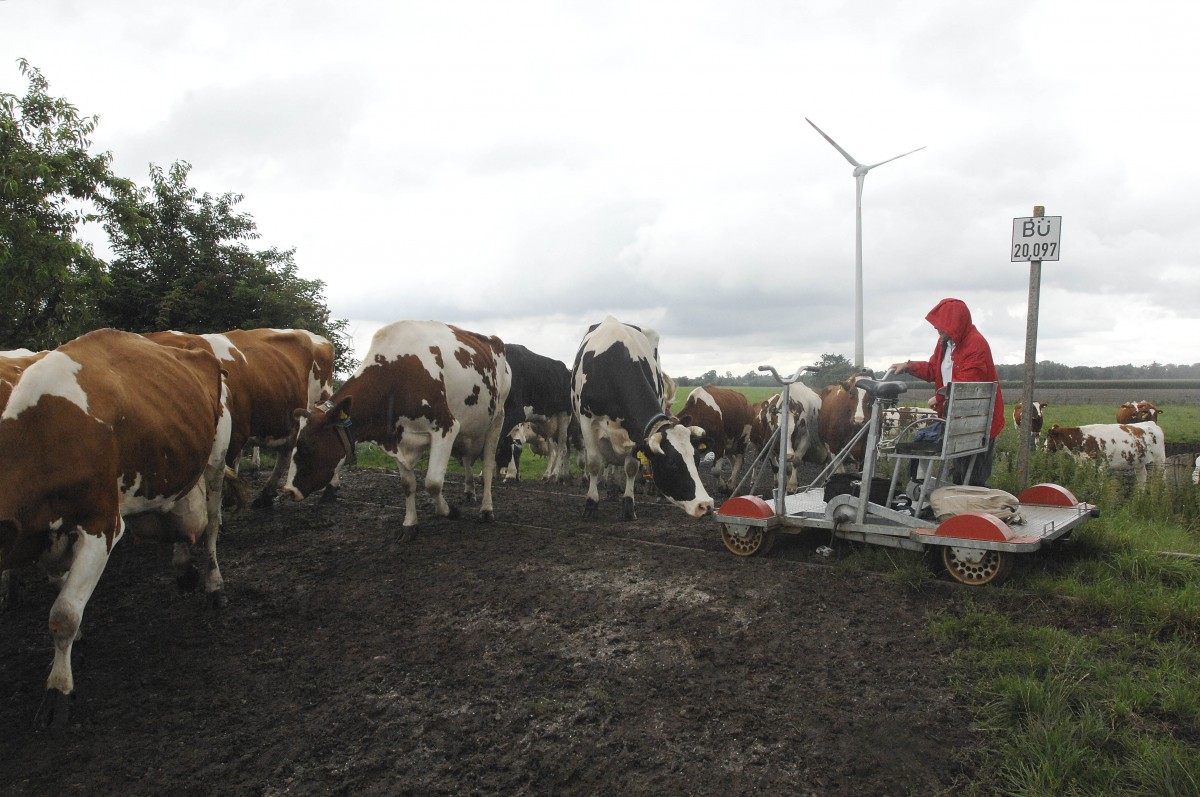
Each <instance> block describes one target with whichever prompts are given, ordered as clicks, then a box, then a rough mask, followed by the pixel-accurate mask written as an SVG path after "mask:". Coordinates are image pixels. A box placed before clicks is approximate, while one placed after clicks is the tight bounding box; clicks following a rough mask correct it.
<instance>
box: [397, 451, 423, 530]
mask: <svg viewBox="0 0 1200 797" xmlns="http://www.w3.org/2000/svg"><path fill="white" fill-rule="evenodd" d="M418 453H419V452H418ZM395 457H396V470H397V472H398V473H399V474H400V490H401V492H403V493H404V525H403V526H402V527H401V529H400V531H399V533H398V534H397V535H396V539H397V540H402V541H406V542H407V541H410V540H412V539H414V538H415V537H416V536H417V474H416V473H415V472H414V471H413V462H412V460H415V459H416V453H412V454H410V453H408V452H405V451H401V452H399V453H397V454H396V455H395Z"/></svg>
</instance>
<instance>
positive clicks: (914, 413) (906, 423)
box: [880, 407, 937, 440]
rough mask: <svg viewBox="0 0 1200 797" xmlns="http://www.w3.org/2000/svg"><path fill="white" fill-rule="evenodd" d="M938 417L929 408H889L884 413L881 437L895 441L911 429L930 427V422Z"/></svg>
mask: <svg viewBox="0 0 1200 797" xmlns="http://www.w3.org/2000/svg"><path fill="white" fill-rule="evenodd" d="M936 417H937V412H936V411H935V410H932V409H930V408H929V407H888V408H886V409H884V411H883V423H882V424H881V427H880V435H881V436H882V437H883V438H884V439H885V440H893V439H896V438H898V437H900V436H901V435H903V434H904V433H905V431H906V430H908V429H910V428H911V429H914V430H915V429H920V428H922V427H924V426H926V425H928V423H929V420H930V419H931V418H936ZM905 436H907V435H905Z"/></svg>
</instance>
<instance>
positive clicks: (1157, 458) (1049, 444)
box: [1046, 421, 1167, 484]
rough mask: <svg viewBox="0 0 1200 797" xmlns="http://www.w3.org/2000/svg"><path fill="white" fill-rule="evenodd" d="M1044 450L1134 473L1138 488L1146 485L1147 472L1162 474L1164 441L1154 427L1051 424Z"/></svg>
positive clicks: (1151, 423)
mask: <svg viewBox="0 0 1200 797" xmlns="http://www.w3.org/2000/svg"><path fill="white" fill-rule="evenodd" d="M1046 448H1047V449H1049V450H1050V451H1058V450H1060V449H1065V450H1067V451H1070V452H1071V453H1072V454H1074V455H1075V457H1076V458H1077V459H1078V460H1080V461H1083V462H1086V461H1088V460H1093V461H1095V462H1099V463H1102V464H1104V465H1106V466H1107V467H1108V469H1109V470H1114V471H1133V473H1134V476H1135V477H1136V479H1137V482H1138V484H1144V483H1145V482H1146V471H1147V470H1148V469H1152V470H1155V471H1157V472H1159V473H1163V472H1165V470H1164V466H1165V465H1166V461H1167V452H1166V438H1165V437H1164V436H1163V431H1162V429H1161V428H1159V425H1158V424H1157V423H1154V422H1153V421H1146V422H1144V423H1133V424H1123V423H1093V424H1088V425H1086V426H1059V425H1058V424H1052V425H1051V426H1050V430H1049V431H1048V432H1046Z"/></svg>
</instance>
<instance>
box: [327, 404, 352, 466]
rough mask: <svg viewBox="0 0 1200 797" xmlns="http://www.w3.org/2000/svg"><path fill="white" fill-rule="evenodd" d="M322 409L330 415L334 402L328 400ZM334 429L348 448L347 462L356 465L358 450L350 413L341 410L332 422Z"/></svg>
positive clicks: (343, 446)
mask: <svg viewBox="0 0 1200 797" xmlns="http://www.w3.org/2000/svg"><path fill="white" fill-rule="evenodd" d="M320 406H321V409H322V410H324V411H325V414H326V415H328V414H329V413H331V412H332V411H333V402H332V401H326V402H325V403H324V404H322V405H320ZM331 423H332V425H333V431H334V432H335V433H337V436H338V439H339V440H341V441H342V448H344V449H345V450H346V464H347V465H355V464H357V463H358V450H357V448H356V447H355V445H354V430H353V429H352V428H351V427H352V426H353V422H352V421H351V420H350V415H349V413H346V412H340V413H338V418H337V420H335V421H332V422H331Z"/></svg>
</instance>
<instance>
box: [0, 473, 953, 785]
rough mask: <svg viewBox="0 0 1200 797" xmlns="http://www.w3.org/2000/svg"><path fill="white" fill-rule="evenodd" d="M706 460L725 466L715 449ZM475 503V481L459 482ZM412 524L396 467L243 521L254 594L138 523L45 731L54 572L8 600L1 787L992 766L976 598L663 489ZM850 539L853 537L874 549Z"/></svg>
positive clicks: (898, 772)
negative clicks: (206, 577) (740, 541)
mask: <svg viewBox="0 0 1200 797" xmlns="http://www.w3.org/2000/svg"><path fill="white" fill-rule="evenodd" d="M706 478H708V472H707V470H706ZM450 490H451V491H452V497H453V500H452V503H457V502H458V500H459V499H458V495H457V485H454V486H451V487H450ZM495 492H496V496H495V502H496V517H497V522H495V523H492V524H487V525H484V524H481V523H479V522H478V520H477V513H476V512H475V510H473V509H468V510H467V512H466V513H465V515H464V517H463V518H462V519H459V520H446V519H436V518H433V517H431V512H430V505H429V503H428V501H427V499H426V498H425V496H424V493H422V494H421V500H420V506H421V511H422V530H421V533H420V535H419V536H418V537H417V539H416V540H414V541H411V542H396V541H394V539H393V532H394V530H395V529H397V528H398V527H399V525H400V522H401V519H402V516H403V511H402V510H401V509H399V508H398V507H397V505H398V504H399V503H400V501H399V498H400V496H399V483H398V478H397V476H396V475H395V474H394V473H392V472H384V471H352V472H350V473H349V474H348V476H347V478H346V480H345V484H344V486H343V489H342V500H341V501H339V502H338V503H336V504H321V503H318V502H316V501H313V500H311V499H310V501H307V502H305V503H303V504H283V505H278V506H276V507H275V508H274V509H270V510H262V509H258V510H255V509H247V510H245V511H243V512H242V513H240V514H237V515H233V516H231V517H230V518H228V520H227V528H226V533H225V534H224V535H223V537H222V540H221V548H220V552H221V561H222V568H223V572H224V575H225V579H226V583H227V590H226V592H227V595H228V605H227V606H226V607H225V608H224V609H223V610H220V611H219V612H218V611H215V610H212V609H208V608H205V606H204V603H203V601H202V600H201V598H200V597H199V596H197V595H181V594H178V593H177V591H176V589H175V586H174V580H173V575H172V573H171V569H170V566H169V552H168V551H167V550H165V549H163V548H161V547H158V546H154V545H140V546H139V545H134V544H125V542H122V544H121V545H118V546H117V548H116V550H115V551H114V554H113V556H112V560H111V561H110V564H109V567H108V570H107V571H106V572H105V574H104V576H103V577H102V579H101V581H100V585H99V587H98V588H97V590H96V592H95V594H94V596H93V598H92V600H91V603H90V604H89V606H88V610H87V615H86V618H85V625H84V629H85V638H84V639H83V640H82V641H81V642H79V643H78V644H77V645H76V647H75V659H74V661H75V675H76V687H77V692H76V697H75V699H74V703H73V709H72V715H71V723H70V725H69V727H68V728H67V729H66V731H65V732H63V733H62V734H61V735H58V736H55V735H52V734H50V733H49V732H35V731H33V730H32V725H33V715H34V712H35V710H36V708H37V705H38V702H39V700H40V698H41V694H42V691H43V687H44V683H45V677H46V674H47V672H48V669H49V664H50V659H51V644H50V641H49V638H48V636H47V634H46V631H45V628H46V618H47V613H48V610H49V606H50V603H51V601H52V598H53V594H52V593H51V591H50V590H49V588H48V587H47V586H46V585H44V584H42V583H40V582H35V583H33V584H32V585H30V586H29V588H28V589H27V590H26V592H25V599H24V602H23V603H22V604H21V605H20V606H19V607H17V608H16V609H15V610H12V611H9V612H8V613H6V614H4V615H3V616H0V673H2V677H0V729H2V730H0V734H2V741H0V791H4V792H5V793H10V794H20V795H52V794H105V795H107V794H117V793H120V794H154V795H157V794H166V793H170V794H175V795H192V794H197V795H201V794H202V795H207V794H250V795H273V794H355V795H359V794H388V795H393V794H420V795H468V794H538V795H550V794H553V795H573V794H579V795H593V794H613V795H616V794H620V795H637V794H647V795H649V794H653V795H668V794H670V795H674V794H689V795H736V794H789V795H808V794H813V795H855V797H869V796H870V795H888V796H889V797H892V796H894V795H906V794H920V795H935V794H944V793H947V794H948V793H954V792H955V791H957V790H958V789H959V788H961V787H962V785H963V784H964V783H965V782H967V781H968V780H969V779H970V777H971V772H970V767H969V761H970V755H969V752H970V749H971V746H972V744H973V735H972V732H971V730H970V726H971V720H970V715H969V710H968V707H967V706H966V705H965V704H964V703H963V702H961V701H960V699H958V698H956V697H955V695H954V693H953V690H952V689H951V687H950V685H949V682H948V668H947V666H946V664H945V659H946V656H947V654H948V651H947V650H945V649H939V648H938V647H937V645H935V644H933V643H932V642H931V641H930V640H929V638H928V637H927V634H926V633H925V630H924V626H925V617H926V613H927V612H928V611H930V610H933V609H938V608H942V607H944V606H946V605H948V604H949V605H954V604H955V603H957V602H962V601H965V599H966V596H965V595H964V594H963V591H962V590H961V589H959V588H954V587H951V586H949V585H947V586H946V588H944V589H941V588H937V589H926V590H924V591H922V592H921V593H919V594H918V593H913V592H909V591H907V590H905V589H904V588H903V587H899V586H895V585H893V584H891V583H889V581H888V580H887V579H884V578H881V577H879V576H874V575H867V574H856V573H854V572H853V570H852V569H850V568H844V567H843V568H835V567H831V566H830V564H829V560H827V559H823V558H822V557H820V556H819V555H817V554H816V553H815V549H816V548H817V547H818V546H821V545H824V544H826V543H828V542H829V540H828V538H827V536H823V535H821V534H816V535H815V536H814V535H813V534H804V535H785V536H783V537H782V538H781V540H780V541H779V542H778V543H777V544H776V546H775V549H774V551H773V552H772V553H771V555H770V556H769V557H767V558H761V557H754V558H738V557H735V556H733V555H732V554H730V553H729V552H727V551H726V550H725V548H724V546H723V544H722V542H721V538H720V534H719V531H718V529H717V526H716V524H715V523H714V522H713V521H711V520H693V519H689V518H688V517H686V516H685V515H684V514H683V513H682V512H681V511H680V510H678V509H676V508H674V507H673V506H670V505H669V504H667V503H665V502H661V503H660V502H656V501H655V500H653V499H647V498H639V501H640V503H639V507H638V513H639V518H638V520H637V521H636V522H632V523H625V522H622V521H621V520H620V519H619V518H620V505H619V503H618V501H617V500H616V499H609V500H605V501H603V502H602V504H601V511H600V517H599V518H597V519H595V520H587V521H585V520H584V519H583V502H584V498H583V489H582V488H581V487H578V486H557V485H550V486H547V485H544V484H542V483H540V482H521V483H518V484H513V483H509V484H504V485H498V486H497V487H496V490H495ZM851 553H852V552H851Z"/></svg>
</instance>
